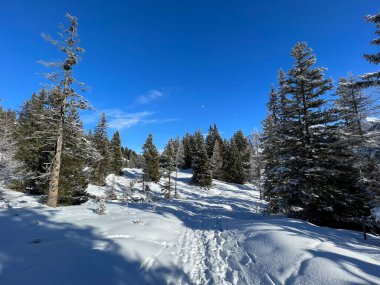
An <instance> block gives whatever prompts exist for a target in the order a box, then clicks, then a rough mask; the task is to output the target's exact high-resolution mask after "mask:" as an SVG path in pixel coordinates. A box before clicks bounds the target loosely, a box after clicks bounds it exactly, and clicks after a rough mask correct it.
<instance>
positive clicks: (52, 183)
mask: <svg viewBox="0 0 380 285" xmlns="http://www.w3.org/2000/svg"><path fill="white" fill-rule="evenodd" d="M66 18H67V19H68V20H69V23H70V24H69V26H68V27H64V26H63V25H62V26H61V29H62V31H61V33H59V35H60V37H61V40H56V39H53V38H52V37H51V36H50V35H45V34H43V37H44V39H45V40H47V41H48V42H50V43H51V44H53V45H54V46H56V47H57V48H58V49H59V50H60V51H61V52H63V54H64V55H65V59H64V61H63V62H62V63H51V62H41V63H42V64H44V65H45V66H59V67H60V72H54V73H51V74H47V78H49V79H50V80H52V81H53V83H54V84H55V86H54V88H53V89H52V90H51V92H50V99H51V100H52V104H50V105H51V107H52V108H51V110H50V111H51V113H52V117H53V121H52V122H56V124H55V126H54V127H55V128H54V129H53V130H54V136H53V138H54V139H55V147H54V157H53V162H52V164H51V167H50V168H49V170H50V172H49V176H50V179H49V193H48V200H47V205H48V206H50V207H56V206H57V202H58V189H59V180H60V172H61V163H62V150H63V144H64V141H63V138H64V133H63V132H64V129H65V123H66V117H67V114H68V113H70V112H71V109H72V108H76V109H87V108H88V105H87V103H86V102H84V101H83V100H82V96H80V95H79V94H78V93H76V92H75V90H74V88H73V84H74V83H76V82H77V81H76V80H75V79H74V77H73V74H72V72H73V71H72V69H73V66H75V65H76V64H77V63H78V61H79V57H80V54H81V53H82V52H84V50H83V49H82V48H81V47H79V46H78V44H79V38H78V21H77V18H75V17H73V16H71V15H69V14H66ZM79 87H80V88H82V83H79ZM82 90H83V88H82ZM52 134H53V133H52Z"/></svg>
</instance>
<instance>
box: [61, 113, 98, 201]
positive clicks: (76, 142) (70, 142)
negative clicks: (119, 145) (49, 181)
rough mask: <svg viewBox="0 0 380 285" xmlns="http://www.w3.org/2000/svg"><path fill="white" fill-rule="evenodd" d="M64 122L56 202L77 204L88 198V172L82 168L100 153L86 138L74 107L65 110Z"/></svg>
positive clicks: (91, 163) (87, 165) (93, 160)
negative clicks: (58, 189)
mask: <svg viewBox="0 0 380 285" xmlns="http://www.w3.org/2000/svg"><path fill="white" fill-rule="evenodd" d="M65 122H66V124H65V127H64V137H63V139H64V143H63V151H62V162H61V173H60V185H61V189H60V191H59V193H58V203H59V204H66V205H79V204H82V203H84V202H86V201H87V200H88V194H87V192H86V188H87V185H88V183H89V179H90V173H88V172H86V171H84V169H85V168H87V167H90V166H92V165H93V164H94V163H95V161H96V160H97V159H99V158H100V155H99V153H98V152H97V151H96V149H95V148H94V147H93V145H92V143H91V142H90V141H88V140H87V138H86V134H85V131H84V129H83V125H82V121H81V120H80V118H79V113H78V111H77V110H76V109H75V108H71V110H70V111H69V112H67V117H66V119H65Z"/></svg>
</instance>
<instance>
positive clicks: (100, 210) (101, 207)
mask: <svg viewBox="0 0 380 285" xmlns="http://www.w3.org/2000/svg"><path fill="white" fill-rule="evenodd" d="M95 213H97V214H98V215H107V208H106V203H105V198H104V197H103V196H102V197H100V199H99V207H98V208H97V209H96V210H95Z"/></svg>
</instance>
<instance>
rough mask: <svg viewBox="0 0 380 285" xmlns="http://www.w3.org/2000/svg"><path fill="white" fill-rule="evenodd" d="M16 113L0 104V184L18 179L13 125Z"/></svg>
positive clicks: (18, 168) (18, 172)
mask: <svg viewBox="0 0 380 285" xmlns="http://www.w3.org/2000/svg"><path fill="white" fill-rule="evenodd" d="M15 124H16V113H15V112H13V111H11V110H8V111H5V110H3V108H2V107H1V105H0V184H6V185H8V184H9V183H10V182H12V181H14V180H15V179H20V178H21V176H20V174H21V172H20V167H21V163H20V162H19V161H17V160H16V158H15V151H16V150H15V142H14V126H15Z"/></svg>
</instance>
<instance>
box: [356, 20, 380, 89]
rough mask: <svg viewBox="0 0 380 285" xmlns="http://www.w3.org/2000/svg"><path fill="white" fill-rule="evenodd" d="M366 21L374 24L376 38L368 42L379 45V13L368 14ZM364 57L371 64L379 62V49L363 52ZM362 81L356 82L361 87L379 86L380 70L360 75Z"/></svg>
mask: <svg viewBox="0 0 380 285" xmlns="http://www.w3.org/2000/svg"><path fill="white" fill-rule="evenodd" d="M366 18H367V21H368V22H370V23H373V24H375V26H376V31H375V34H376V36H378V38H376V39H374V40H372V41H371V42H370V44H371V45H373V46H376V47H379V46H380V13H378V14H376V15H369V16H367V17H366ZM364 58H365V59H366V60H367V61H369V62H370V63H372V64H376V65H377V64H379V63H380V51H379V52H377V53H375V54H365V55H364ZM361 78H362V81H360V82H358V83H357V84H358V86H360V87H361V88H369V87H379V86H380V71H375V72H371V73H366V74H364V75H362V76H361Z"/></svg>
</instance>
